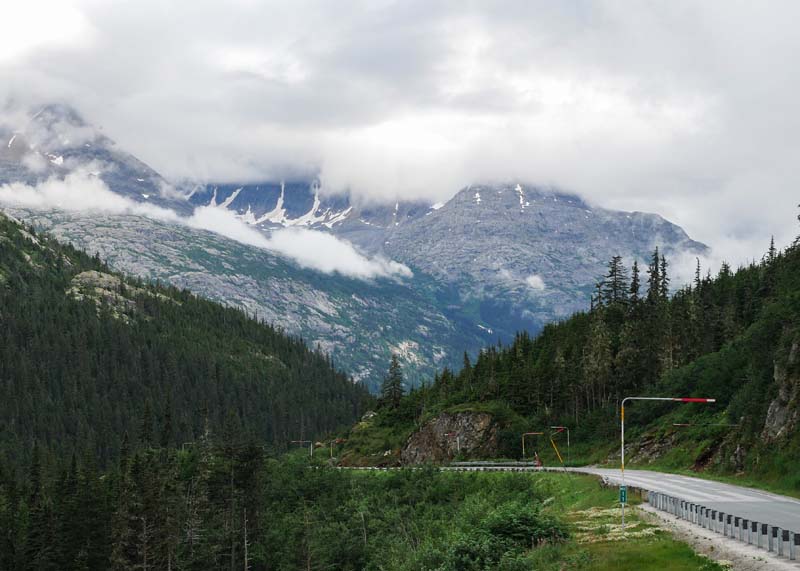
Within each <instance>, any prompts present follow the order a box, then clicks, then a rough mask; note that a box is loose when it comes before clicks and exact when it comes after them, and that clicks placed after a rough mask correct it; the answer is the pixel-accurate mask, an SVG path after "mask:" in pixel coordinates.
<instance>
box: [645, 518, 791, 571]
mask: <svg viewBox="0 0 800 571" xmlns="http://www.w3.org/2000/svg"><path fill="white" fill-rule="evenodd" d="M638 509H639V511H640V514H641V515H642V517H646V518H648V519H650V520H651V521H653V522H654V523H657V525H659V527H661V528H662V529H665V530H667V531H669V532H670V533H672V534H673V536H675V538H676V539H679V540H681V541H683V542H685V543H687V544H689V545H691V546H692V548H693V549H694V550H695V551H696V552H697V553H700V554H702V555H705V556H706V557H708V558H710V559H713V560H714V561H716V562H717V563H719V564H720V565H723V566H727V567H728V568H730V569H733V570H735V571H761V570H764V571H773V570H774V571H798V570H800V562H796V561H788V560H785V559H778V558H777V557H774V556H772V555H770V554H768V553H767V552H766V551H764V550H763V549H759V548H757V547H755V546H753V545H748V544H746V543H741V542H739V541H736V540H733V539H730V538H726V537H723V536H721V535H719V534H717V533H714V532H713V531H710V530H707V529H704V528H702V527H699V526H697V525H694V524H692V523H689V522H687V521H685V520H682V519H679V518H677V517H675V516H674V515H672V514H669V513H666V512H662V511H659V510H657V509H655V508H654V507H652V506H651V505H649V504H646V503H643V504H641V505H640V506H638Z"/></svg>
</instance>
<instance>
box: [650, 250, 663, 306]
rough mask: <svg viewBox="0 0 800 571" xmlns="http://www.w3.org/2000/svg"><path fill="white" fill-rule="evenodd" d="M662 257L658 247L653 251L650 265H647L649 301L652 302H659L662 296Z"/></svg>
mask: <svg viewBox="0 0 800 571" xmlns="http://www.w3.org/2000/svg"><path fill="white" fill-rule="evenodd" d="M660 265H661V257H660V256H659V254H658V247H656V249H655V251H654V252H653V257H652V258H651V259H650V265H649V266H648V267H647V276H648V277H647V301H648V303H650V304H653V305H655V304H657V303H658V301H659V299H660V297H661V269H660Z"/></svg>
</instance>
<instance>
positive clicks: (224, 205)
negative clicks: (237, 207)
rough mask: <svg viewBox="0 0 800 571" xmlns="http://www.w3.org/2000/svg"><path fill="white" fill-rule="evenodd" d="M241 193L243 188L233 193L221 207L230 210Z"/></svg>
mask: <svg viewBox="0 0 800 571" xmlns="http://www.w3.org/2000/svg"><path fill="white" fill-rule="evenodd" d="M240 192H242V188H241V187H239V188H237V189H236V190H234V191H233V192H232V193H231V195H230V196H229V197H228V198H226V199H225V201H224V202H223V203H222V204H221V205H220V206H222V208H228V207H229V206H230V205H231V203H233V201H234V200H236V197H237V196H239V193H240Z"/></svg>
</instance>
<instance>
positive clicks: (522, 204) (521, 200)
mask: <svg viewBox="0 0 800 571" xmlns="http://www.w3.org/2000/svg"><path fill="white" fill-rule="evenodd" d="M514 190H516V191H517V194H518V195H519V208H520V211H521V212H525V207H526V206H527V205H528V203H527V202H525V191H524V190H522V185H520V184H517V186H516V188H514Z"/></svg>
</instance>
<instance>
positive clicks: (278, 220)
mask: <svg viewBox="0 0 800 571" xmlns="http://www.w3.org/2000/svg"><path fill="white" fill-rule="evenodd" d="M283 192H284V185H283V181H281V194H280V196H278V202H277V203H276V204H275V208H273V209H272V210H270V211H269V212H267V213H265V214H263V215H262V216H261V217H260V218H259V219H258V220H256V224H261V223H262V222H272V223H273V224H283V223H284V222H286V209H285V208H284V207H283V196H284V195H283Z"/></svg>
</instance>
